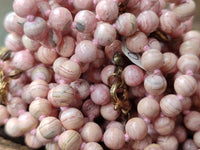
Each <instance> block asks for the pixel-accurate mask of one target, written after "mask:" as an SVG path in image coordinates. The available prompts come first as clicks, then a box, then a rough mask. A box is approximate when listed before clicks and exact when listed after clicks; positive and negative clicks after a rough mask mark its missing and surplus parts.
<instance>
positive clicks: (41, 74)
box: [31, 66, 53, 82]
mask: <svg viewBox="0 0 200 150" xmlns="http://www.w3.org/2000/svg"><path fill="white" fill-rule="evenodd" d="M52 76H53V72H52V70H51V69H50V68H47V67H44V66H37V67H36V68H34V70H33V72H32V74H31V80H32V81H33V80H37V79H41V80H44V81H46V82H50V81H51V79H52Z"/></svg>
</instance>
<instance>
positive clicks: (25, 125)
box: [18, 112, 38, 133]
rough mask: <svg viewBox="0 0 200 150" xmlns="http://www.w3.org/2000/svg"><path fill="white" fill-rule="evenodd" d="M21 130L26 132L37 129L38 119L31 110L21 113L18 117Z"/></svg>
mask: <svg viewBox="0 0 200 150" xmlns="http://www.w3.org/2000/svg"><path fill="white" fill-rule="evenodd" d="M18 120H19V127H20V130H21V131H23V132H24V133H26V132H29V131H31V130H32V129H35V128H36V127H37V126H38V120H37V119H36V118H34V117H33V116H32V115H31V113H30V112H25V113H23V114H21V115H20V116H19V118H18Z"/></svg>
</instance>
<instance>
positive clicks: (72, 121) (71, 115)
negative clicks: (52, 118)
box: [60, 108, 84, 130]
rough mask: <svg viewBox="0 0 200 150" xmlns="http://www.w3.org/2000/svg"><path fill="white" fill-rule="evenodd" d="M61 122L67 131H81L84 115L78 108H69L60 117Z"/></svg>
mask: <svg viewBox="0 0 200 150" xmlns="http://www.w3.org/2000/svg"><path fill="white" fill-rule="evenodd" d="M60 121H61V122H62V125H63V127H64V128H65V129H67V130H71V129H74V130H76V129H79V128H80V127H81V126H82V125H83V123H84V122H83V114H82V112H81V111H80V110H78V109H76V108H68V109H67V110H65V111H63V112H62V113H61V116H60Z"/></svg>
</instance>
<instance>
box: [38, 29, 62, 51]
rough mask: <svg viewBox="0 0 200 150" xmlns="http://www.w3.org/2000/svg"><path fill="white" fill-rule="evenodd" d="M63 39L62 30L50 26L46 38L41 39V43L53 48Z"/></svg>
mask: <svg viewBox="0 0 200 150" xmlns="http://www.w3.org/2000/svg"><path fill="white" fill-rule="evenodd" d="M61 41H62V33H61V32H60V31H57V30H55V29H52V28H50V29H49V30H48V33H47V35H46V37H44V39H43V40H42V41H40V44H41V45H42V46H44V47H46V48H49V49H52V48H57V46H59V45H60V43H61Z"/></svg>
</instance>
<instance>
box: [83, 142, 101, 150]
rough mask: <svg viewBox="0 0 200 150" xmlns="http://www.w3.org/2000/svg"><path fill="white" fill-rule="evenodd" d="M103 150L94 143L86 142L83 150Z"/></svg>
mask: <svg viewBox="0 0 200 150" xmlns="http://www.w3.org/2000/svg"><path fill="white" fill-rule="evenodd" d="M94 149H95V150H103V147H102V146H101V145H100V144H98V143H96V142H88V143H87V144H86V145H85V147H84V148H83V150H94Z"/></svg>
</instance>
